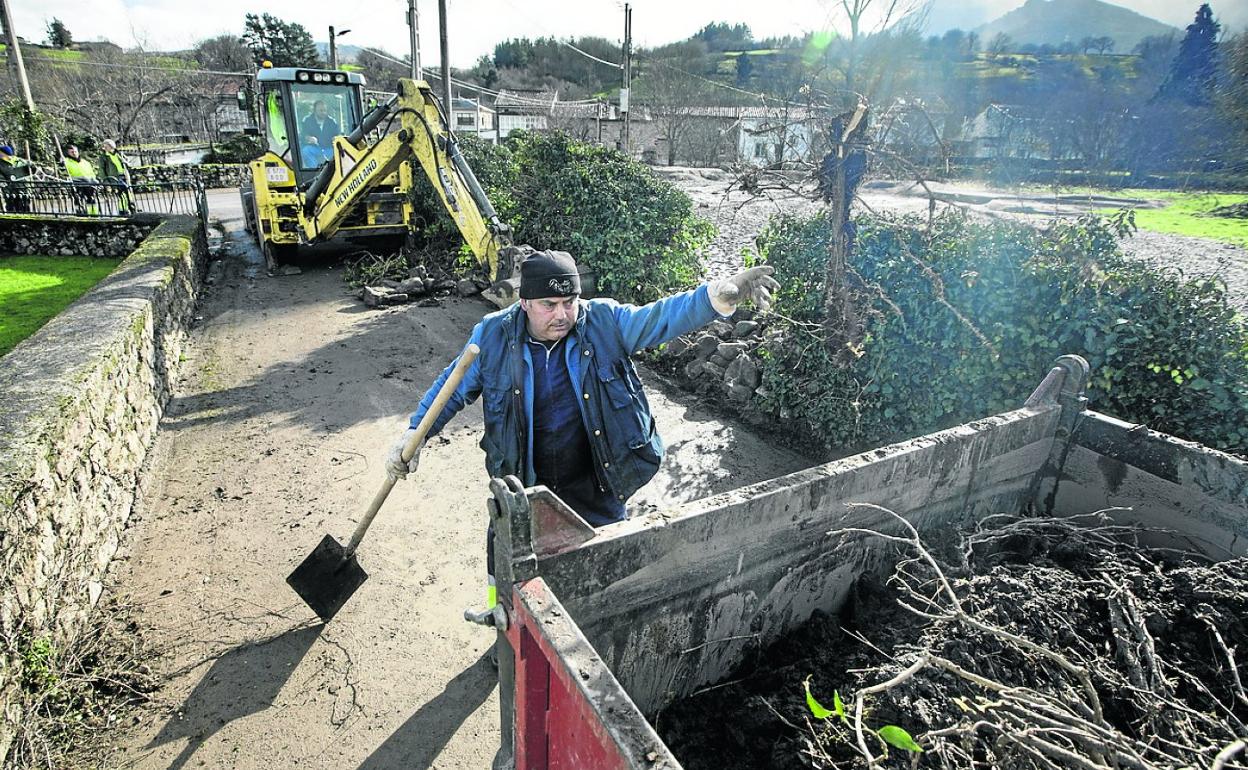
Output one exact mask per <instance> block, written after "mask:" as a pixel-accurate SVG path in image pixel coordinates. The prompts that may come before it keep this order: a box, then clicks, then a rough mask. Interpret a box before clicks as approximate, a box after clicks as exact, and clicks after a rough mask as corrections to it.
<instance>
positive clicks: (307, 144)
mask: <svg viewBox="0 0 1248 770" xmlns="http://www.w3.org/2000/svg"><path fill="white" fill-rule="evenodd" d="M256 81H257V84H258V86H259V89H260V124H261V133H262V134H263V136H264V139H265V142H266V144H267V147H268V149H269V150H270V151H271V152H272V153H273V154H274V155H277V156H278V157H279V158H281V159H282V160H283V161H285V162H286V164H287V165H289V166H290V168H291V169H292V170H293V171H294V172H295V180H296V183H297V184H298V186H299V187H300V188H303V187H304V186H306V185H307V184H308V183H310V182H311V181H312V179H313V178H314V177H315V176H316V174H317V172H318V170H319V169H320V168H321V166H322V165H324V164H325V162H326V161H328V160H330V158H331V157H332V153H333V151H334V145H333V140H334V137H335V136H341V135H344V134H350V133H351V132H352V131H354V130H355V129H356V128H357V127H358V126H359V125H360V120H361V118H362V116H363V103H362V97H363V91H364V76H363V75H360V74H358V73H355V72H340V71H337V70H314V69H304V68H301V67H266V68H264V69H261V70H260V71H259V72H258V73H256Z"/></svg>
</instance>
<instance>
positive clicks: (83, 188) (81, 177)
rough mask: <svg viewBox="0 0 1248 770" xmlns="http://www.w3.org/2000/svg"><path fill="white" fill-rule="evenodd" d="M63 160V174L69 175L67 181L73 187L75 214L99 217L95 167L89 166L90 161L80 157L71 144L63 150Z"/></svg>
mask: <svg viewBox="0 0 1248 770" xmlns="http://www.w3.org/2000/svg"><path fill="white" fill-rule="evenodd" d="M63 160H64V162H65V173H66V174H67V175H69V181H71V182H73V183H74V185H75V190H74V210H75V212H76V213H78V214H80V215H81V214H86V215H89V216H99V214H100V207H99V205H98V201H97V199H96V194H95V187H96V177H95V166H93V165H91V161H89V160H87V159H86V158H84V157H82V156H81V155H80V154H79V153H78V147H77V146H76V145H73V144H71V145H69V146H68V147H66V148H65V157H64V158H63Z"/></svg>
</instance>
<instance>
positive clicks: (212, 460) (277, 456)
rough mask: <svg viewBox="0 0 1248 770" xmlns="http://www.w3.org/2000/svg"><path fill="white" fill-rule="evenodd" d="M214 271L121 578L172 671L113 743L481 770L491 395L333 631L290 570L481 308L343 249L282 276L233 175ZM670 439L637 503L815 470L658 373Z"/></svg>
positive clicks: (115, 754) (420, 484)
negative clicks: (386, 301) (485, 451)
mask: <svg viewBox="0 0 1248 770" xmlns="http://www.w3.org/2000/svg"><path fill="white" fill-rule="evenodd" d="M210 205H211V208H212V212H213V217H214V218H215V219H219V220H221V221H222V222H223V224H224V228H225V231H226V233H227V235H226V238H225V242H224V246H223V247H222V248H221V249H220V254H221V260H220V264H219V265H216V266H214V268H213V271H212V275H213V276H214V277H215V283H214V284H213V285H212V286H211V287H210V288H209V290H208V291H207V293H206V297H205V299H204V301H203V303H202V306H201V309H200V314H201V315H200V318H199V320H198V323H197V326H196V329H195V331H194V332H193V335H192V339H191V341H190V344H189V345H188V347H187V360H186V361H185V363H184V369H183V371H184V373H185V376H184V379H183V381H182V382H181V383H180V385H179V387H178V389H177V392H176V396H175V397H174V399H173V401H172V402H171V403H170V405H169V408H168V411H167V414H166V416H165V418H164V420H163V421H162V424H161V431H160V434H159V436H158V438H157V441H156V445H155V447H154V449H153V452H152V454H151V459H150V461H149V467H148V469H147V472H146V474H145V481H144V484H143V490H142V492H143V494H142V496H141V498H142V499H141V500H140V502H139V503H138V505H137V506H136V509H135V512H134V517H133V523H132V526H131V529H130V530H129V531H128V532H127V540H126V543H125V544H124V546H123V552H122V556H121V557H120V558H121V561H120V562H119V564H118V568H117V571H116V576H115V577H116V582H115V585H114V587H113V589H112V590H114V591H115V592H117V593H119V594H123V595H130V596H132V597H133V599H134V601H135V602H136V604H137V605H138V621H139V625H140V628H141V632H142V633H143V634H144V636H145V637H146V638H147V640H148V641H149V643H150V644H152V645H153V646H154V648H155V649H156V650H158V652H159V657H158V660H157V661H156V664H155V667H156V669H157V670H158V672H159V673H161V674H162V675H163V676H164V677H166V678H165V680H164V684H163V686H162V688H161V690H160V691H159V692H158V693H157V694H156V697H155V700H154V702H153V703H152V705H151V707H149V708H147V709H145V711H144V712H143V714H142V715H141V717H140V719H139V720H138V722H137V724H135V725H133V727H132V728H131V729H129V731H128V732H127V733H126V734H123V735H121V736H119V740H118V741H117V744H116V746H114V747H112V758H113V759H114V760H115V761H116V762H118V763H120V764H122V765H125V766H129V767H136V768H153V769H154V768H175V770H176V768H181V767H186V766H190V767H209V768H258V769H259V768H263V770H276V769H277V768H288V767H301V768H359V769H361V770H364V769H366V768H367V769H374V770H376V769H380V768H400V767H401V768H405V769H407V770H419V769H420V768H426V767H429V768H441V769H443V770H451V769H452V768H454V769H461V768H462V769H463V770H469V769H471V770H479V769H480V768H485V767H488V766H489V761H490V759H491V758H492V757H493V754H494V751H495V748H496V746H497V719H498V717H497V694H496V682H495V679H494V673H493V669H492V668H491V667H490V665H489V663H488V661H487V660H486V658H485V657H484V655H485V652H486V650H487V649H488V647H489V645H490V644H491V643H492V641H493V639H492V634H491V633H490V632H486V631H484V630H482V629H480V628H478V627H475V626H469V625H468V624H467V623H465V622H464V621H463V620H462V619H461V613H462V611H463V608H464V607H466V606H469V605H474V604H478V603H479V602H480V600H481V599H482V597H483V579H484V577H483V576H484V553H483V552H484V545H485V543H484V528H485V524H486V513H485V504H484V503H485V499H486V496H487V490H486V479H485V473H484V469H483V455H482V452H481V450H480V449H479V448H478V447H477V440H478V438H479V433H480V423H481V411H480V407H479V406H476V405H474V406H472V407H470V408H468V409H467V410H465V412H464V413H462V414H461V415H460V416H459V417H457V418H456V420H455V421H454V422H452V423H451V425H450V426H448V429H447V430H446V431H445V432H444V433H443V435H442V436H440V437H439V438H437V439H436V440H434V441H433V442H432V443H431V445H430V446H429V448H428V449H427V450H426V451H425V453H424V455H423V457H422V464H421V469H420V473H419V478H418V479H416V480H415V481H412V480H409V481H407V482H405V483H402V484H400V485H399V487H398V488H396V490H395V492H394V493H393V494H392V496H391V498H390V501H389V503H388V504H387V506H386V507H385V508H384V509H383V510H382V513H381V515H380V517H379V518H378V520H377V523H376V524H375V525H374V527H373V529H372V531H371V532H370V534H369V538H368V540H366V541H365V543H364V545H363V547H362V548H361V556H360V560H361V562H362V563H363V564H364V566H365V568H366V569H367V570H368V572H369V573H370V575H371V579H370V580H369V581H368V582H367V583H366V584H365V585H364V587H363V588H362V589H361V590H360V592H359V593H358V594H357V595H356V596H355V598H354V599H353V600H352V601H351V602H350V603H349V604H348V605H347V606H346V607H345V608H344V609H343V611H342V612H341V613H340V614H339V615H338V617H337V618H336V619H335V620H334V621H333V622H332V623H330V624H328V626H324V627H322V626H321V625H320V624H319V623H315V622H313V617H312V616H311V613H310V612H309V611H308V610H307V609H306V608H305V607H304V606H303V605H302V604H301V603H300V602H299V601H298V599H297V598H296V597H295V596H294V595H293V594H292V593H291V591H290V590H289V589H288V588H287V586H286V585H285V583H284V582H283V581H284V578H285V576H286V574H287V573H288V572H289V571H290V569H291V568H292V567H293V566H294V565H295V564H296V563H297V562H298V561H299V560H300V559H302V558H303V556H305V555H306V554H307V553H308V552H309V551H310V550H311V548H312V547H313V546H314V545H315V544H316V542H317V541H318V540H319V539H320V537H321V536H322V535H323V534H324V533H326V532H329V533H332V534H334V535H335V536H337V537H339V538H344V539H345V537H346V536H347V535H348V534H349V533H350V531H351V528H352V526H353V525H354V523H355V521H356V519H357V517H358V515H359V514H360V513H361V512H362V509H363V508H364V506H365V504H366V502H367V499H368V498H369V497H370V496H371V495H372V493H373V492H374V490H375V488H376V486H377V485H378V484H379V483H380V481H381V478H382V469H381V458H382V456H383V455H384V451H385V448H386V447H388V446H389V445H390V443H391V442H392V441H393V440H394V439H395V438H396V437H397V436H398V434H399V433H400V432H401V429H402V427H403V423H404V421H405V416H406V414H407V412H409V411H410V410H411V408H413V407H414V405H415V403H416V401H417V400H418V399H419V397H420V395H421V394H422V393H423V391H424V389H425V387H427V384H428V383H429V382H430V381H431V379H432V378H433V376H434V375H435V374H436V372H437V371H439V370H440V369H441V368H442V367H443V366H445V365H446V363H447V362H448V361H449V360H450V359H451V358H452V357H453V356H454V355H455V353H456V352H457V350H458V349H459V347H460V346H462V344H463V343H464V341H465V340H466V338H467V335H468V333H469V331H470V330H471V328H472V325H473V324H474V323H475V322H476V321H477V320H478V319H479V318H480V316H481V315H482V314H484V313H485V312H488V311H489V310H491V309H492V308H491V307H490V306H489V305H487V304H486V303H485V302H484V301H482V300H477V299H471V300H459V299H455V300H448V301H446V302H445V303H444V304H443V306H441V307H416V306H408V307H400V308H393V309H388V310H384V311H370V310H366V309H365V308H364V307H363V306H362V305H361V304H360V303H358V302H357V301H356V300H355V299H354V297H352V296H351V295H350V294H349V293H348V292H347V289H346V285H345V284H344V282H343V281H342V271H341V267H340V265H337V264H335V262H334V261H333V259H332V257H333V251H332V250H330V251H329V252H327V253H323V254H322V255H321V256H320V258H318V259H317V260H316V261H315V262H314V263H312V264H309V265H307V266H305V269H304V271H303V273H302V274H301V275H294V276H282V277H276V278H270V277H268V276H266V275H265V273H264V271H263V269H262V266H261V259H260V256H259V254H258V253H257V252H256V250H255V249H254V248H253V247H251V246H250V245H249V244H247V243H246V242H245V236H244V235H243V233H242V228H241V222H240V219H239V217H240V214H239V211H238V205H237V199H236V195H235V193H233V192H232V191H215V192H214V193H213V194H211V196H210ZM646 379H647V384H648V385H649V387H650V392H651V394H652V403H653V406H654V408H655V412H656V417H657V419H658V421H659V424H660V427H661V429H662V431H663V434H664V436H665V438H666V439H667V442H668V445H669V447H670V451H669V458H668V461H667V463H666V464H665V466H664V470H663V471H662V472H661V473H660V475H659V476H658V477H657V478H656V479H655V480H654V481H653V482H652V483H651V484H650V485H649V486H648V487H646V488H645V489H644V490H643V491H642V492H641V493H639V495H638V496H637V497H636V498H634V503H636V504H638V505H658V506H665V505H667V504H671V503H677V502H684V501H687V500H691V499H696V498H699V497H702V496H705V495H706V494H709V493H713V492H718V491H723V490H727V489H732V488H735V487H739V486H742V485H745V484H749V483H752V482H755V481H759V480H762V479H767V478H772V477H775V476H778V475H781V474H784V473H787V472H789V471H792V470H797V469H799V468H802V467H805V466H807V465H809V463H808V462H807V461H806V460H805V459H804V458H802V457H799V456H797V455H795V454H793V453H791V452H788V451H786V450H784V449H783V448H779V447H775V446H772V445H770V444H768V443H765V442H764V441H763V440H761V439H759V438H758V437H757V436H755V435H754V434H752V433H750V432H749V431H748V430H746V429H744V428H742V427H741V426H740V425H737V424H734V423H731V422H725V421H722V420H718V419H716V418H714V417H712V416H711V415H710V414H709V413H708V412H706V411H704V410H702V409H700V408H698V407H697V406H696V405H695V404H694V399H692V398H691V397H690V396H688V395H685V394H683V393H680V392H679V391H676V390H675V389H672V388H668V387H665V386H664V385H663V383H661V382H660V381H658V379H657V378H656V377H654V376H647V377H646Z"/></svg>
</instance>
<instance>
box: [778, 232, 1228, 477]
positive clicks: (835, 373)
mask: <svg viewBox="0 0 1248 770" xmlns="http://www.w3.org/2000/svg"><path fill="white" fill-rule="evenodd" d="M828 227H829V224H828V221H827V219H825V218H824V217H823V216H822V215H816V216H814V217H806V218H800V217H786V216H782V217H779V218H776V219H774V220H773V221H772V223H771V224H770V226H769V227H768V228H767V230H766V231H765V232H764V233H763V235H762V237H761V238H760V247H761V248H760V255H761V258H762V259H763V260H765V261H766V262H767V263H769V264H771V265H773V266H774V267H775V268H776V271H777V278H778V279H779V280H780V282H781V286H782V287H783V288H782V290H781V292H780V295H779V297H778V300H777V304H776V310H777V312H778V313H779V314H780V315H782V316H784V318H785V320H783V321H780V322H779V324H778V328H780V329H781V331H780V332H779V333H778V334H773V336H772V337H771V339H770V341H769V342H768V343H766V344H765V345H764V346H763V349H762V351H761V354H760V355H761V358H762V370H763V388H762V396H763V398H762V401H763V404H762V406H763V408H765V409H767V410H768V411H771V412H773V413H775V414H777V415H779V416H780V417H781V418H782V419H785V420H788V421H792V422H796V423H798V424H799V426H800V427H802V428H804V430H805V431H809V432H810V434H811V435H812V436H815V437H818V439H819V440H821V441H822V443H824V445H825V446H827V447H828V448H838V449H853V448H863V447H867V446H877V445H879V444H882V443H887V442H889V441H893V440H898V439H901V438H905V437H908V436H914V435H920V434H923V433H926V432H930V431H933V430H938V429H941V428H945V427H949V426H951V425H956V424H958V423H960V422H964V421H966V420H969V419H974V418H976V417H981V416H984V415H987V414H990V413H994V412H998V411H1003V410H1006V409H1012V408H1016V407H1017V406H1019V405H1020V404H1021V403H1022V401H1023V400H1024V399H1025V398H1026V396H1027V395H1028V393H1029V392H1030V391H1031V390H1032V389H1033V388H1034V387H1035V386H1036V385H1037V384H1038V383H1039V382H1040V380H1041V379H1042V378H1043V376H1044V374H1045V372H1046V371H1047V370H1048V368H1049V367H1050V366H1051V365H1052V363H1053V360H1054V359H1055V358H1057V357H1058V356H1059V355H1062V354H1064V353H1077V354H1079V355H1082V356H1084V357H1085V358H1086V359H1087V360H1088V363H1089V364H1090V365H1091V369H1092V379H1091V385H1090V391H1089V399H1090V401H1091V407H1092V408H1094V409H1097V410H1099V411H1102V412H1105V413H1108V414H1111V415H1113V416H1115V417H1119V418H1121V419H1124V420H1129V421H1132V422H1138V423H1144V424H1147V425H1148V426H1149V427H1150V428H1153V429H1155V430H1159V431H1164V432H1167V433H1172V434H1175V435H1178V436H1181V437H1183V438H1187V439H1191V440H1195V441H1199V442H1201V443H1204V444H1208V445H1210V446H1214V447H1217V448H1220V449H1224V450H1229V451H1234V452H1239V453H1244V452H1245V451H1246V450H1248V327H1246V326H1245V323H1244V319H1243V318H1242V317H1240V316H1237V314H1236V312H1235V310H1234V308H1233V307H1232V306H1231V305H1230V304H1228V302H1227V298H1226V295H1225V291H1224V288H1223V287H1222V285H1221V284H1219V283H1218V282H1216V281H1213V280H1207V279H1200V280H1190V279H1185V278H1184V277H1183V276H1182V275H1180V274H1178V273H1177V272H1167V271H1162V270H1158V269H1155V268H1152V267H1149V266H1147V265H1144V264H1142V263H1140V262H1138V261H1134V260H1129V259H1127V258H1125V257H1124V256H1123V255H1122V253H1121V251H1120V250H1119V248H1118V241H1119V239H1120V237H1122V236H1123V235H1125V234H1126V233H1128V232H1129V231H1130V228H1131V222H1130V218H1129V215H1126V214H1123V215H1119V216H1117V217H1115V218H1113V219H1104V218H1099V217H1095V216H1089V217H1084V218H1081V219H1079V220H1073V221H1072V220H1067V221H1058V222H1055V223H1053V224H1051V225H1049V226H1048V227H1047V228H1044V229H1035V228H1032V227H1028V226H1026V225H1021V224H1014V223H1008V222H991V223H984V222H976V221H972V220H969V219H967V218H965V217H963V216H960V215H957V214H946V215H944V216H942V217H938V218H937V219H936V220H935V221H934V222H933V223H932V225H931V227H930V228H929V227H928V226H927V223H926V221H922V220H917V219H912V218H896V219H893V218H860V219H858V220H857V221H856V227H857V242H856V246H855V251H854V253H853V255H852V256H851V260H850V262H851V265H852V267H853V273H856V275H854V274H853V273H851V277H850V281H851V284H853V285H854V286H855V292H854V298H855V300H856V301H857V302H858V303H859V307H860V308H862V309H863V312H865V315H866V330H865V336H864V338H863V339H862V341H861V345H860V346H859V349H858V350H856V351H855V352H856V354H857V356H858V357H857V358H856V359H853V360H852V361H851V363H848V364H847V363H846V362H845V361H844V360H843V359H844V356H841V357H840V358H841V359H842V360H840V361H834V360H833V357H832V356H830V355H829V353H828V351H827V349H826V348H825V346H824V345H823V344H822V342H821V338H820V335H819V331H820V329H819V326H818V324H819V322H820V321H821V320H822V319H821V318H820V316H819V312H820V307H821V303H822V300H823V294H824V286H823V268H824V264H825V263H826V244H827V236H828ZM774 328H777V325H776V324H773V329H774Z"/></svg>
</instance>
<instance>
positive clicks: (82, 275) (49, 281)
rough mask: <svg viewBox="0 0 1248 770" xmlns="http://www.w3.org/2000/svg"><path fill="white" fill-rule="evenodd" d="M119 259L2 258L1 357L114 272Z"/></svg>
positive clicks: (0, 283) (0, 302)
mask: <svg viewBox="0 0 1248 770" xmlns="http://www.w3.org/2000/svg"><path fill="white" fill-rule="evenodd" d="M120 261H121V260H120V259H96V258H93V257H45V256H38V255H34V256H20V257H0V356H2V355H4V354H5V353H8V352H9V351H10V350H12V349H13V348H14V346H16V345H17V343H19V342H21V341H22V340H24V339H26V338H27V337H29V336H30V335H32V334H34V333H35V332H36V331H37V330H38V329H39V327H41V326H43V325H44V324H45V323H47V322H48V321H49V320H50V319H51V318H52V317H53V316H55V315H56V314H57V313H59V312H61V311H62V310H64V309H65V307H66V306H67V305H69V303H71V302H73V301H74V300H76V299H78V297H80V296H82V294H83V293H84V292H86V291H87V289H90V288H91V287H92V286H94V285H96V284H97V283H99V282H100V280H101V279H103V278H104V276H106V275H108V274H109V273H111V272H112V271H113V268H115V267H116V266H117V264H118V263H119V262H120Z"/></svg>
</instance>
